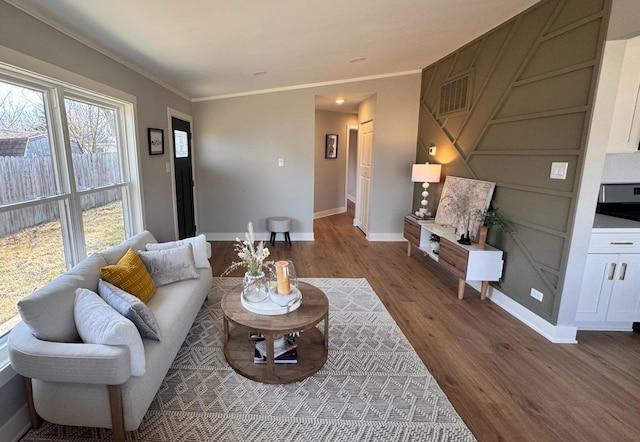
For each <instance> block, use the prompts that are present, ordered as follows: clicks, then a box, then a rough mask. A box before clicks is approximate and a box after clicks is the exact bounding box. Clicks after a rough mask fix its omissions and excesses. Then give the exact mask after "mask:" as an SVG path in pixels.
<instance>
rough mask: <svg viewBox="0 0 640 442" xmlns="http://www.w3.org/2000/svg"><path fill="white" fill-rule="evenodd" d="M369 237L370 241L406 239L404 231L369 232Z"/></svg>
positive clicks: (399, 240) (398, 240)
mask: <svg viewBox="0 0 640 442" xmlns="http://www.w3.org/2000/svg"><path fill="white" fill-rule="evenodd" d="M367 239H368V240H369V241H379V242H402V241H405V242H406V240H405V239H404V237H403V236H402V233H372V232H369V235H367Z"/></svg>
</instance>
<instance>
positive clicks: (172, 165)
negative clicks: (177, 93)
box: [165, 107, 199, 239]
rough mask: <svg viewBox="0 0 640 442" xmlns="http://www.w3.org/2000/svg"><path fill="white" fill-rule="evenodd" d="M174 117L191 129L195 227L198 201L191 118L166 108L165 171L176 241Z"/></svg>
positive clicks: (176, 204)
mask: <svg viewBox="0 0 640 442" xmlns="http://www.w3.org/2000/svg"><path fill="white" fill-rule="evenodd" d="M172 117H175V118H178V119H180V120H183V121H187V122H188V123H189V126H190V127H191V171H192V172H193V187H192V188H191V191H192V192H193V217H194V219H195V220H196V226H198V224H199V223H198V222H197V220H198V200H197V198H196V186H197V183H198V181H197V179H196V167H195V157H196V153H195V152H196V149H195V148H194V142H193V117H192V116H191V115H189V114H185V113H183V112H180V111H179V110H176V109H172V108H170V107H168V108H167V127H168V128H169V130H168V131H167V132H168V134H169V136H168V137H167V138H168V139H169V143H168V146H169V163H167V164H168V168H169V170H166V168H165V171H166V172H168V173H170V177H171V202H172V207H173V232H174V238H175V239H178V237H179V236H180V232H179V230H178V201H177V199H176V168H175V167H176V165H175V161H174V157H175V148H174V145H173V123H172V121H171V118H172ZM196 232H197V227H196Z"/></svg>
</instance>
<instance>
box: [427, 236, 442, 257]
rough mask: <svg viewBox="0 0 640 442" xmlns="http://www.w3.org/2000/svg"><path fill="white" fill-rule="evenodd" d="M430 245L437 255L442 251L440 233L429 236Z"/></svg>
mask: <svg viewBox="0 0 640 442" xmlns="http://www.w3.org/2000/svg"><path fill="white" fill-rule="evenodd" d="M429 246H430V247H431V251H432V252H433V253H434V254H435V255H437V254H438V252H439V251H440V237H439V236H438V235H436V234H435V233H434V234H431V236H430V237H429Z"/></svg>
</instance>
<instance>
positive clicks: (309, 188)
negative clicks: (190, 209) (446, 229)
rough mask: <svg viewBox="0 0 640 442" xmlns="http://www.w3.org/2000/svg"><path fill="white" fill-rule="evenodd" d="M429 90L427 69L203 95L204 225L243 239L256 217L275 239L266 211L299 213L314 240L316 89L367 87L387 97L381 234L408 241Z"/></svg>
mask: <svg viewBox="0 0 640 442" xmlns="http://www.w3.org/2000/svg"><path fill="white" fill-rule="evenodd" d="M419 91H420V75H419V74H411V75H405V76H401V77H393V78H384V79H378V80H370V81H362V82H354V83H345V84H341V85H333V86H324V87H313V88H308V89H299V90H294V91H287V92H275V93H268V94H262V95H253V96H246V97H237V98H226V99H220V100H208V101H198V102H195V103H194V104H193V117H194V127H195V128H196V130H195V133H194V145H195V149H197V157H198V163H197V165H196V171H195V173H196V176H197V179H198V188H197V190H196V195H197V201H198V209H199V214H198V218H199V219H198V230H199V231H201V232H204V233H206V234H207V235H208V237H209V238H210V239H218V240H221V239H235V237H236V236H237V235H238V234H242V233H243V232H244V231H245V229H246V225H247V222H248V221H253V223H254V225H255V229H256V232H260V233H261V235H262V237H266V221H265V220H266V218H268V217H270V216H276V215H282V216H289V217H291V218H292V219H293V227H292V232H291V237H292V239H296V238H297V239H298V240H300V239H303V240H304V239H306V240H310V239H312V238H313V213H314V192H315V190H314V189H315V184H314V163H315V159H314V155H315V154H314V151H315V147H314V146H315V144H316V139H315V131H314V126H315V96H316V95H325V96H326V95H332V94H338V93H343V94H348V93H354V94H355V93H367V94H372V95H373V94H377V98H376V103H377V105H376V110H375V112H376V114H375V118H376V125H375V135H374V154H373V155H374V156H373V162H374V166H373V168H374V172H373V173H374V186H373V189H372V196H371V215H372V216H371V225H370V227H371V229H372V231H373V232H376V233H377V234H378V237H377V238H381V239H386V238H387V237H388V236H389V235H391V236H393V237H394V238H396V239H398V240H400V239H401V233H402V219H403V216H404V214H405V213H406V211H407V207H408V206H409V204H410V200H411V188H412V187H411V182H410V170H411V163H412V162H413V157H414V156H415V145H416V144H415V143H416V140H415V137H416V133H417V120H418V97H419ZM369 108H370V107H369ZM369 108H367V109H369ZM362 114H363V112H360V115H361V116H362ZM340 141H341V143H342V142H343V139H341V140H340ZM278 158H284V161H285V166H284V167H278V164H277V163H278ZM373 236H374V239H375V238H376V236H375V235H373Z"/></svg>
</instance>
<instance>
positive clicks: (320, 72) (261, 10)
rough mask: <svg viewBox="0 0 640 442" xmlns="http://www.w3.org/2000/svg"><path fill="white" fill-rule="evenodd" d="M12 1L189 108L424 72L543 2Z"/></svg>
mask: <svg viewBox="0 0 640 442" xmlns="http://www.w3.org/2000/svg"><path fill="white" fill-rule="evenodd" d="M5 1H7V2H8V3H11V4H12V5H14V6H16V7H18V8H20V9H22V10H23V11H25V12H27V13H29V14H31V15H33V16H34V17H36V18H38V19H40V20H42V21H44V22H46V23H48V24H50V25H52V26H53V27H55V28H57V29H59V30H61V31H62V32H65V33H66V34H68V35H70V36H72V37H74V38H76V39H78V40H80V41H82V42H83V43H85V44H88V45H89V46H91V47H93V48H95V49H97V50H99V51H101V52H102V53H104V54H106V55H108V56H110V57H112V58H114V59H116V60H118V61H120V62H122V63H124V64H126V65H127V66H129V67H132V68H133V69H135V70H137V71H138V72H140V73H142V74H144V75H146V76H147V77H149V78H151V79H153V80H154V81H156V82H158V83H160V84H162V85H164V86H166V87H169V88H170V89H171V90H173V91H175V92H177V93H179V94H180V95H182V96H184V97H186V98H188V99H192V100H201V99H211V98H223V97H227V96H239V95H247V94H253V93H264V92H269V91H278V90H286V89H295V88H302V87H309V86H317V85H327V84H340V83H345V82H348V81H350V80H360V79H366V78H383V77H389V76H396V75H403V74H408V73H415V72H419V71H420V70H421V69H422V68H424V67H426V66H428V65H429V64H431V63H433V62H435V61H437V60H438V59H440V58H442V57H443V56H445V55H447V54H449V53H451V52H453V51H454V50H455V49H457V48H459V47H460V46H462V45H464V44H465V43H467V42H469V41H471V40H472V39H474V38H475V37H477V36H479V35H482V34H483V33H485V32H486V31H488V30H490V29H492V28H494V27H495V26H496V25H498V24H500V23H502V22H504V21H506V20H508V19H509V18H511V17H513V16H514V15H516V14H517V13H519V12H520V11H522V10H524V9H526V8H527V7H529V6H531V5H532V4H534V3H536V2H537V0H509V1H505V0H373V1H372V0H348V1H344V0H322V1H320V0H315V1H314V0H270V1H260V0H180V1H177V0H135V1H132V0H107V1H105V0H56V1H51V0H5ZM372 92H375V91H372ZM365 96H366V94H364V95H360V96H348V95H347V96H344V97H343V98H345V100H346V102H345V104H344V105H342V106H343V107H342V108H341V109H342V110H346V111H348V110H349V109H353V106H354V105H355V103H356V100H360V101H361V100H362V99H364V98H365ZM336 98H337V96H331V97H318V99H317V100H316V101H317V106H318V107H319V108H328V109H333V110H336V109H335V103H334V102H335V99H336ZM349 105H351V106H352V107H351V108H349Z"/></svg>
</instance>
